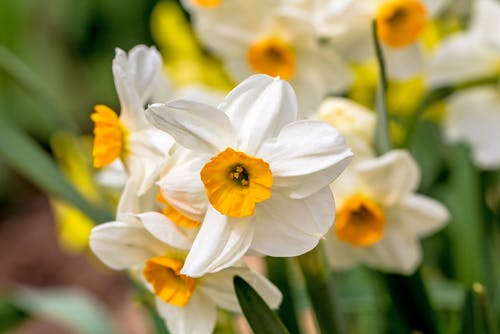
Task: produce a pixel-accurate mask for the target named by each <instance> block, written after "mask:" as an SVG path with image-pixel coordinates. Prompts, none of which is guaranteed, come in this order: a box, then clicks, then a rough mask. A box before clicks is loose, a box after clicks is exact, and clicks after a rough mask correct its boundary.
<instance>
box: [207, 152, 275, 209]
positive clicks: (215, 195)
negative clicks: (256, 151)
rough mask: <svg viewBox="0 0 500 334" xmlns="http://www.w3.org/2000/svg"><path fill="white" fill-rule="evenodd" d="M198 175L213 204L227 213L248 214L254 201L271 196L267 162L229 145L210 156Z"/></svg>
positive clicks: (270, 178)
mask: <svg viewBox="0 0 500 334" xmlns="http://www.w3.org/2000/svg"><path fill="white" fill-rule="evenodd" d="M200 176H201V180H202V182H203V184H204V185H205V191H206V193H207V197H208V200H209V201H210V203H211V204H212V206H213V207H214V208H215V209H216V210H217V211H219V212H220V213H222V214H224V215H227V216H232V217H244V216H250V215H252V214H253V212H254V209H255V204H256V203H259V202H262V201H264V200H266V199H268V198H269V197H271V185H272V183H273V175H272V173H271V169H270V168H269V164H268V163H267V162H265V161H264V160H262V159H258V158H254V157H251V156H249V155H247V154H245V153H243V152H238V151H235V150H233V149H232V148H227V149H226V150H225V151H223V152H221V153H219V154H218V155H217V156H215V157H213V158H212V159H210V161H209V162H208V163H207V164H206V165H205V166H204V167H203V169H202V170H201V172H200Z"/></svg>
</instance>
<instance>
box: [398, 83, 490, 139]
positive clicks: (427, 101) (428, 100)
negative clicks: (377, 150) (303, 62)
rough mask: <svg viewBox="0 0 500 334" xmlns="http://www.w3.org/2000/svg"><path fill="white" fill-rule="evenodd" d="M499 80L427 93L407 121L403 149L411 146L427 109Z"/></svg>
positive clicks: (459, 84)
mask: <svg viewBox="0 0 500 334" xmlns="http://www.w3.org/2000/svg"><path fill="white" fill-rule="evenodd" d="M499 80H500V78H499V77H498V75H494V76H489V77H484V78H479V79H473V80H468V81H464V82H461V83H458V84H456V85H449V86H441V87H437V88H434V89H433V90H430V91H429V92H427V94H426V95H425V96H424V97H423V98H422V99H421V100H420V102H419V103H418V104H417V105H416V106H415V108H414V109H413V111H412V112H411V113H410V118H409V119H408V121H407V128H406V131H405V138H404V140H403V147H408V146H409V145H410V143H411V140H412V138H413V136H414V134H415V129H416V127H417V124H418V122H419V121H420V119H421V118H422V116H423V115H424V113H425V111H426V110H427V108H429V107H430V106H431V105H432V104H434V103H436V102H439V101H441V100H443V99H445V98H447V97H449V96H450V95H451V94H453V93H456V92H459V91H463V90H466V89H469V88H473V87H479V86H486V85H492V84H496V83H498V81H499Z"/></svg>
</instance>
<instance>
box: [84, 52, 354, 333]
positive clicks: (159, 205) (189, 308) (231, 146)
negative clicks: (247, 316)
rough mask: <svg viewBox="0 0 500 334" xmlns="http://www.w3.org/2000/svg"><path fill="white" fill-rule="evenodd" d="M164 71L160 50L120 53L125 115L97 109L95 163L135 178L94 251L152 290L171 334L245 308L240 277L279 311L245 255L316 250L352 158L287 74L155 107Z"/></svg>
mask: <svg viewBox="0 0 500 334" xmlns="http://www.w3.org/2000/svg"><path fill="white" fill-rule="evenodd" d="M160 64H161V61H160V58H159V55H158V53H157V51H156V50H155V49H154V48H146V47H144V46H138V47H136V48H134V49H132V50H131V51H130V52H129V54H128V55H127V54H125V53H124V52H123V51H121V50H117V54H116V57H115V59H114V61H113V74H114V77H115V85H116V88H117V92H118V95H119V97H120V102H121V112H120V115H119V116H118V115H117V114H116V113H115V112H114V111H113V110H111V109H110V108H108V107H106V106H102V105H98V106H96V110H95V112H94V113H93V114H92V116H91V118H92V120H93V121H94V122H95V129H94V135H95V137H94V150H93V155H94V164H95V166H96V167H104V166H106V165H109V164H111V163H115V161H116V160H117V159H118V160H119V161H120V162H121V163H122V165H123V171H124V173H125V175H126V177H125V179H126V181H125V184H124V185H123V191H122V194H121V197H120V202H119V205H118V209H117V214H116V221H113V222H108V223H105V224H102V225H99V226H98V227H96V228H94V229H93V230H92V233H91V236H90V247H91V249H92V250H93V251H94V253H95V254H96V255H97V256H98V257H99V258H100V259H101V260H102V261H103V262H104V263H105V264H107V265H108V266H109V267H111V268H113V269H118V270H122V269H129V270H131V271H132V272H133V273H134V275H135V276H136V277H139V280H140V281H141V282H144V284H145V286H146V287H148V288H149V289H150V290H151V291H152V292H153V293H154V294H155V296H156V300H157V309H158V311H159V312H160V314H161V316H162V317H163V318H164V319H165V320H166V323H167V326H168V327H169V329H171V330H172V331H173V332H174V333H192V332H196V333H198V332H200V333H206V332H210V331H211V330H212V329H213V327H214V324H215V314H216V313H215V305H217V306H220V307H222V308H224V309H227V310H230V311H238V310H239V307H238V303H237V302H236V297H235V294H234V288H233V286H232V277H233V276H235V275H239V276H242V277H243V278H246V279H247V281H249V283H250V284H251V285H253V287H254V288H255V289H256V290H257V291H258V292H259V293H260V294H261V295H262V297H263V298H264V299H265V300H266V302H267V303H268V304H269V305H270V306H271V307H274V308H276V307H277V306H278V305H279V302H280V300H281V295H280V292H279V291H278V290H277V289H276V288H275V287H274V286H273V285H272V284H271V283H270V282H269V281H267V280H266V279H265V278H264V277H262V276H260V275H259V274H257V273H254V272H252V271H251V270H250V269H248V267H246V266H245V264H244V262H243V257H244V256H245V255H248V254H253V255H255V254H258V255H270V256H297V255H300V254H303V253H305V252H307V251H309V250H311V249H312V248H314V247H315V246H316V245H317V244H318V242H319V240H320V239H321V238H322V237H323V235H324V234H325V233H326V232H327V231H328V229H330V227H331V226H332V224H333V221H334V216H335V205H334V200H333V196H332V193H331V191H330V188H329V185H330V183H331V182H333V180H335V179H336V178H337V177H338V175H339V174H340V173H341V172H342V171H343V170H344V169H345V167H346V166H347V164H348V163H349V162H350V161H351V159H352V153H351V151H350V150H349V149H348V147H347V145H346V144H345V141H344V139H343V137H342V136H340V135H339V134H338V132H337V131H336V130H335V129H334V128H333V127H332V126H330V125H328V124H327V123H324V122H321V121H316V120H297V112H298V111H297V101H296V97H295V93H294V91H293V89H292V87H291V86H290V85H289V84H288V83H287V82H286V81H283V80H280V79H279V78H273V77H270V76H267V75H262V74H261V75H254V76H251V77H249V78H248V79H246V80H244V81H243V82H242V83H241V84H239V85H238V86H237V87H236V88H235V89H233V90H232V91H231V92H230V93H229V94H228V95H227V96H226V97H225V98H224V99H222V101H221V103H220V104H218V106H211V105H209V104H205V103H203V102H195V101H190V100H173V101H171V102H168V103H152V102H160V101H161V100H158V98H157V97H156V95H155V93H156V92H161V91H162V90H168V89H169V87H168V86H166V85H165V79H164V78H162V74H161V67H160ZM164 93H165V92H164ZM171 93H172V94H176V92H173V91H172V92H171ZM200 100H203V99H202V98H201V97H200V98H199V99H198V101H200ZM146 102H149V103H152V104H149V105H147V106H146ZM199 314H203V316H202V317H197V316H198V315H199ZM195 318H196V321H194V319H195Z"/></svg>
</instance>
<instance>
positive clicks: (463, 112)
mask: <svg viewBox="0 0 500 334" xmlns="http://www.w3.org/2000/svg"><path fill="white" fill-rule="evenodd" d="M473 13H474V14H473V17H472V20H471V27H470V29H469V30H468V31H466V32H463V33H458V34H455V35H452V36H450V37H449V38H448V39H446V40H444V41H443V42H442V44H441V47H440V48H439V49H438V50H437V52H436V54H435V57H434V58H433V60H432V61H431V63H430V66H429V71H428V76H429V82H430V84H431V86H434V87H439V86H442V85H447V84H453V83H458V82H463V81H467V80H473V79H480V78H485V77H491V76H495V75H496V76H499V75H500V34H499V33H498V31H499V29H500V22H499V20H498V18H499V17H500V4H499V3H498V2H497V1H491V0H480V1H476V2H475V3H474V12H473ZM442 127H443V129H444V133H445V136H446V139H447V140H448V141H450V142H459V141H464V142H466V143H467V144H469V145H470V147H471V148H472V156H473V158H474V162H475V163H476V165H477V166H479V167H481V168H485V169H495V168H499V167H500V144H499V143H500V142H499V141H498V133H499V131H500V88H499V86H498V84H496V83H495V84H493V85H492V86H490V87H487V86H485V87H477V88H471V89H467V90H464V91H461V92H458V93H455V94H453V95H452V96H451V97H450V98H449V99H448V104H447V108H446V114H445V116H444V117H443V119H442Z"/></svg>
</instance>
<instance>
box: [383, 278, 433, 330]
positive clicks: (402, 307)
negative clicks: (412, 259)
mask: <svg viewBox="0 0 500 334" xmlns="http://www.w3.org/2000/svg"><path fill="white" fill-rule="evenodd" d="M383 277H384V279H385V281H386V283H387V286H388V289H389V294H390V296H391V299H392V301H393V306H394V309H395V311H396V312H397V313H398V314H399V315H400V317H401V318H402V319H403V320H404V322H405V323H406V324H407V326H408V333H409V332H411V331H415V330H416V331H420V332H422V333H426V334H433V333H440V330H439V326H438V322H437V316H436V314H435V312H434V309H433V307H432V305H431V302H430V300H429V297H428V294H427V292H426V289H425V286H424V282H423V280H422V275H421V273H420V270H417V271H416V272H415V273H414V274H413V275H411V276H403V275H397V274H383Z"/></svg>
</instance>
